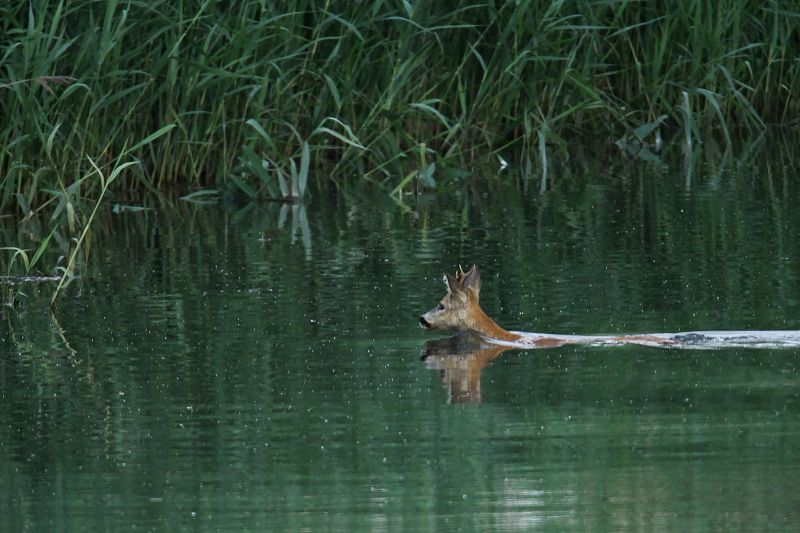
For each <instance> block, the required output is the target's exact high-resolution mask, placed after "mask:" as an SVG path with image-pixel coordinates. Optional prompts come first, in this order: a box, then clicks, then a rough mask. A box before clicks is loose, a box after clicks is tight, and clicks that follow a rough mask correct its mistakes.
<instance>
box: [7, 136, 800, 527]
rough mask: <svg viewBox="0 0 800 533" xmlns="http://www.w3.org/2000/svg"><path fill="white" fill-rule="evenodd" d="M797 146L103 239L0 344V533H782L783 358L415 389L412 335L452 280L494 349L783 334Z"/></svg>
mask: <svg viewBox="0 0 800 533" xmlns="http://www.w3.org/2000/svg"><path fill="white" fill-rule="evenodd" d="M795 146H796V145H791V146H787V147H783V148H782V147H780V146H777V147H772V148H773V149H771V150H770V153H769V154H764V153H763V152H758V151H756V152H752V153H750V154H749V155H748V154H745V152H742V151H735V152H734V156H729V157H727V158H725V157H712V156H709V155H708V150H709V143H706V144H704V145H703V147H702V149H701V148H700V147H698V146H695V148H694V155H693V160H692V161H691V162H690V163H691V166H692V174H691V179H687V176H686V175H685V174H684V173H683V172H682V171H681V168H682V161H683V159H682V158H683V154H682V153H680V152H679V153H678V157H677V159H675V158H674V157H673V158H672V163H671V165H670V156H669V154H664V153H661V154H659V156H660V157H661V158H662V164H650V163H640V162H639V161H640V160H638V159H637V160H636V162H635V163H632V162H631V161H621V160H620V159H619V158H618V157H617V156H614V158H612V160H611V161H609V160H602V159H592V156H591V155H588V156H586V157H583V158H577V157H576V158H575V160H573V161H571V162H570V165H565V166H564V167H563V168H562V167H560V166H558V162H555V161H551V163H552V164H551V172H550V175H549V176H548V182H547V190H546V191H544V192H543V193H539V191H538V190H536V189H537V188H536V187H531V189H530V190H529V192H528V193H525V192H523V191H524V188H523V187H522V185H521V180H522V178H520V183H501V182H502V181H503V180H505V179H506V177H507V176H509V174H506V176H503V177H502V178H501V179H495V178H493V177H486V176H484V177H481V178H479V179H464V180H463V181H451V182H448V180H443V181H442V183H443V184H442V189H441V191H440V194H437V195H435V194H428V195H420V196H404V197H403V201H404V202H405V205H406V207H407V210H404V209H399V208H398V207H397V206H396V205H395V203H394V201H393V200H392V199H388V198H386V194H385V192H383V191H380V190H373V191H371V192H366V193H365V192H363V191H349V190H341V191H340V192H339V193H338V194H335V195H328V194H326V193H322V194H319V195H318V196H316V197H311V199H310V202H311V203H309V204H308V205H307V206H306V207H303V206H293V205H288V206H282V205H276V204H257V203H248V204H244V205H239V204H235V203H230V204H225V205H220V206H214V207H208V206H206V207H199V206H187V205H185V204H184V203H178V204H177V205H175V206H161V207H158V208H154V209H152V210H149V211H146V212H139V213H130V212H129V213H120V214H118V215H111V216H108V217H105V218H98V219H96V220H95V223H94V224H93V229H92V239H93V240H92V242H93V246H92V247H91V250H92V251H91V252H90V253H89V257H88V265H87V268H86V269H84V270H82V271H81V273H82V277H81V278H80V279H77V280H76V281H75V283H74V284H73V285H71V286H70V287H69V288H68V290H67V292H66V293H65V294H64V298H63V300H62V301H61V304H60V306H59V307H58V309H57V310H56V314H55V319H56V321H54V320H53V318H52V315H51V314H50V310H49V306H48V299H47V297H48V296H49V292H48V291H47V288H46V287H44V286H39V285H37V286H31V287H26V290H25V292H26V294H27V296H26V298H25V299H21V300H20V301H21V302H22V303H21V304H20V305H19V306H18V308H17V309H15V310H12V311H10V312H9V313H7V315H6V316H4V318H3V322H2V323H0V402H2V405H3V409H0V478H2V479H3V483H2V484H0V531H25V530H57V529H62V530H76V531H95V530H100V531H105V530H117V529H126V528H138V529H143V530H176V531H177V530H187V529H189V530H198V531H201V530H219V529H226V528H228V529H229V528H230V527H231V524H235V527H237V528H239V529H253V530H270V531H302V530H319V529H334V530H347V531H361V530H381V529H391V530H458V529H460V530H466V531H472V530H480V531H493V530H494V531H507V530H509V529H511V528H514V527H517V528H525V527H529V526H531V525H532V524H535V523H540V522H545V523H546V524H547V525H548V526H550V527H551V528H552V529H556V530H588V531H599V530H612V529H613V530H626V529H631V527H632V526H631V525H632V524H633V525H634V527H637V526H636V525H638V527H640V528H643V529H652V530H665V529H682V530H696V529H712V530H729V529H741V526H742V524H746V525H748V526H751V527H752V529H754V530H770V529H775V528H776V527H777V528H780V527H782V526H783V527H788V526H790V525H791V524H795V523H798V520H800V515H798V509H800V507H798V505H797V496H796V495H797V494H798V493H800V490H799V487H798V481H797V480H798V479H800V453H799V452H798V450H800V419H799V418H798V417H797V413H798V412H800V394H798V391H800V371H798V360H799V358H798V351H797V349H796V348H795V349H780V350H777V349H776V350H747V349H740V348H733V349H723V350H719V351H714V352H709V351H699V350H692V349H686V350H654V349H649V348H640V347H631V346H627V347H625V346H623V347H615V348H608V347H593V348H589V347H583V346H567V347H562V348H559V349H556V350H538V351H535V352H534V351H519V350H510V351H506V348H505V347H487V346H485V345H482V344H481V343H474V341H470V342H465V340H464V339H463V338H462V339H442V340H438V341H430V342H428V343H427V344H425V348H424V350H423V354H422V355H423V357H424V363H423V362H420V360H419V351H420V347H421V345H422V344H423V342H424V338H425V337H424V336H425V335H426V334H425V333H424V332H422V331H421V330H420V329H419V326H418V324H417V323H416V317H417V316H418V313H419V311H420V310H422V309H427V308H429V307H430V305H431V303H432V299H435V298H437V297H439V296H440V295H441V292H440V291H441V288H442V285H441V271H442V269H444V268H448V269H449V268H451V267H452V265H454V264H458V262H463V261H466V260H470V261H474V262H476V263H478V264H480V265H481V266H482V267H483V268H484V276H485V279H484V281H485V282H486V286H485V289H484V291H483V294H482V295H481V302H482V304H483V305H484V306H485V309H486V311H487V313H489V314H490V316H492V318H494V319H495V320H497V321H498V323H500V324H502V325H503V326H505V327H507V328H509V329H514V330H525V331H548V332H552V331H555V332H561V333H565V334H567V333H574V334H585V333H597V332H603V333H612V334H613V333H618V332H637V331H676V330H682V329H690V330H704V329H711V328H720V327H724V328H726V329H741V330H749V329H759V328H761V329H796V328H798V327H800V323H798V317H800V298H798V294H800V241H798V239H797V235H798V234H800V210H798V209H796V208H795V206H796V200H797V198H798V197H800V186H799V185H800V180H799V179H798V175H797V173H796V172H794V171H793V170H792V169H793V168H796V148H795ZM556 168H558V172H555V171H554V169H556ZM669 168H672V169H677V170H675V171H670V170H668V169H669ZM509 172H510V169H509ZM508 181H509V182H513V181H514V179H510V178H509V179H508ZM0 224H4V222H3V221H0ZM18 231H21V230H20V229H18V228H7V227H4V228H2V229H0V233H2V235H1V236H0V238H2V241H3V242H5V243H12V242H18V235H17V232H18ZM45 235H46V232H45ZM31 247H32V246H31ZM54 252H57V254H58V253H62V250H60V249H59V248H57V247H56V248H54ZM56 260H57V257H52V258H45V257H43V258H42V261H43V263H41V264H55V262H56ZM48 261H50V262H49V263H48ZM0 270H2V271H4V270H5V269H2V268H0ZM39 300H41V301H42V305H41V306H39V304H38V302H39ZM40 307H41V309H40ZM431 369H435V370H436V371H435V372H432V371H431ZM447 402H451V403H459V402H467V403H478V402H480V403H481V407H480V408H479V409H473V408H463V409H462V408H458V407H457V406H456V407H455V408H454V406H451V405H445V404H446V403H447ZM653 494H655V495H656V496H655V497H653Z"/></svg>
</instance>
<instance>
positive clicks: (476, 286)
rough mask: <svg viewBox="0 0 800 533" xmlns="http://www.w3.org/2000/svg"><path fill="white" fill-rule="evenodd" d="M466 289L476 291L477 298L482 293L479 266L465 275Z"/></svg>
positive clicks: (473, 266)
mask: <svg viewBox="0 0 800 533" xmlns="http://www.w3.org/2000/svg"><path fill="white" fill-rule="evenodd" d="M464 287H467V288H470V289H472V290H474V291H475V296H479V295H480V293H481V272H480V270H478V266H477V265H472V268H471V269H470V270H469V272H467V273H466V274H464Z"/></svg>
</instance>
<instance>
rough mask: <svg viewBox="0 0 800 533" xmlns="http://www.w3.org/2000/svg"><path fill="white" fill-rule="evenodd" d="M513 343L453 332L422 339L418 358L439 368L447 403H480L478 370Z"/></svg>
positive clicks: (479, 374) (479, 371)
mask: <svg viewBox="0 0 800 533" xmlns="http://www.w3.org/2000/svg"><path fill="white" fill-rule="evenodd" d="M511 348H512V347H509V346H499V345H497V344H492V343H489V342H485V341H484V340H483V339H481V338H480V337H477V336H474V335H456V336H454V337H449V338H446V339H436V340H432V341H428V342H427V343H425V348H424V349H423V350H422V355H421V356H420V359H422V360H423V361H425V364H426V365H427V366H428V368H431V369H433V370H438V371H439V373H440V376H441V378H442V381H443V382H444V384H445V386H446V387H447V393H448V402H449V403H471V404H479V403H481V370H483V368H484V367H485V366H486V365H488V364H489V363H490V362H491V361H492V360H493V359H495V358H496V357H499V356H500V354H502V353H503V352H505V351H506V350H510V349H511Z"/></svg>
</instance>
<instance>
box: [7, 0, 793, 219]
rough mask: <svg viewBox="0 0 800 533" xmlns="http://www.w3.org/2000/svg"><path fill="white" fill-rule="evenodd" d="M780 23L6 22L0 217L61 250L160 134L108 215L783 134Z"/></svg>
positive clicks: (101, 3) (28, 5)
mask: <svg viewBox="0 0 800 533" xmlns="http://www.w3.org/2000/svg"><path fill="white" fill-rule="evenodd" d="M786 5H787V4H785V3H782V2H779V1H777V0H761V1H755V0H729V1H723V2H717V1H712V0H695V1H692V2H681V3H678V4H669V3H660V2H627V1H617V0H613V1H612V0H599V1H595V2H578V1H567V0H562V1H555V2H553V1H541V0H540V1H524V0H523V1H515V2H485V3H471V4H463V3H460V2H428V3H416V2H406V1H395V2H385V1H377V2H332V1H326V2H317V1H307V0H306V1H303V0H295V1H288V2H279V3H273V2H267V1H264V0H261V1H255V0H253V1H242V2H223V1H216V0H214V1H212V0H169V1H167V0H152V1H151V0H147V1H145V0H138V1H135V0H130V1H127V2H126V1H118V0H72V1H69V2H66V1H61V2H53V1H52V0H30V1H29V2H14V3H8V4H7V5H6V7H4V8H0V35H2V36H3V37H0V39H2V41H0V113H2V117H3V120H2V123H0V146H1V147H2V150H0V175H1V176H2V177H1V178H0V180H1V181H0V212H6V213H14V214H16V216H24V215H29V214H32V213H36V212H37V211H38V210H42V211H44V212H47V213H48V214H53V213H57V216H58V217H61V218H63V217H72V219H70V221H69V225H70V226H71V227H72V230H73V232H74V233H77V231H78V230H79V229H80V226H82V225H83V224H85V223H86V217H87V216H88V214H89V213H90V212H91V210H92V208H93V206H94V205H95V203H94V199H95V198H96V197H97V196H98V195H99V193H100V186H99V184H97V183H96V180H90V181H91V183H89V182H86V181H82V180H81V177H82V176H86V175H89V174H92V173H93V172H94V169H93V168H91V167H90V166H89V165H88V161H89V160H90V158H91V160H93V161H95V162H97V165H98V167H99V169H100V170H102V171H104V172H107V173H110V172H111V168H112V167H113V165H114V162H115V161H117V160H118V158H119V156H120V154H122V153H123V152H124V151H126V150H127V148H126V147H129V146H132V145H134V144H136V143H137V142H138V141H139V140H141V139H145V138H147V137H148V135H150V134H151V133H153V132H156V131H159V130H162V128H164V127H165V126H167V125H170V124H173V125H175V127H174V128H173V129H171V130H169V131H168V132H165V134H164V135H163V136H162V137H160V138H158V139H156V140H154V141H153V142H150V143H145V144H143V145H141V146H139V147H138V148H137V150H135V152H133V153H130V155H131V156H132V157H135V158H137V159H139V160H140V161H141V167H140V169H141V170H140V171H138V172H131V173H129V174H126V176H124V177H120V179H118V180H117V181H116V182H115V183H114V185H113V187H111V189H110V190H109V191H108V195H109V196H110V197H112V198H114V199H115V201H117V202H123V201H126V200H127V199H139V198H141V197H142V193H144V192H146V191H148V190H156V191H172V190H176V191H177V192H179V193H181V194H185V193H186V192H191V191H194V190H197V189H201V188H207V189H214V190H217V191H221V192H222V193H226V192H237V193H245V194H247V195H249V196H253V197H258V196H267V197H275V198H282V197H293V196H296V194H297V193H299V192H300V183H301V182H302V183H303V185H305V182H306V180H307V181H308V182H309V186H310V187H311V186H316V187H318V186H320V185H321V184H325V183H327V182H329V181H330V182H332V183H342V182H353V181H356V182H357V181H363V182H370V183H378V184H380V185H381V186H384V187H386V189H387V191H392V190H394V189H396V188H397V186H398V185H400V184H401V183H403V181H404V180H406V178H407V177H408V176H417V177H419V178H420V179H424V180H426V181H424V182H423V184H429V185H431V184H433V183H435V180H434V176H433V175H432V173H433V169H434V168H443V166H447V165H448V164H450V163H451V162H453V164H461V163H462V162H463V161H464V160H468V159H471V158H475V157H481V156H485V155H489V154H494V153H497V154H501V155H503V157H504V158H506V159H511V160H513V161H517V162H521V163H525V162H526V161H527V162H528V163H530V161H531V160H535V161H537V162H541V161H539V160H540V159H543V158H546V150H545V148H546V147H547V146H550V147H552V146H561V147H563V146H567V145H569V144H570V143H575V142H582V140H583V139H584V138H586V137H590V138H592V139H596V138H602V139H608V138H611V139H615V138H618V137H621V136H622V135H624V134H625V133H626V132H630V131H633V130H635V129H636V128H638V127H640V126H642V125H646V124H650V123H653V121H656V120H660V117H662V116H666V117H667V120H665V121H664V123H663V125H661V128H663V129H664V132H665V135H666V136H667V137H669V135H672V136H673V137H674V138H679V139H683V138H684V131H685V128H688V127H690V126H688V125H687V117H688V116H689V110H690V112H691V115H690V116H691V121H692V125H691V128H694V130H696V131H694V136H695V137H697V136H698V135H700V134H701V133H706V134H708V132H709V131H711V132H712V133H711V134H714V133H713V132H714V130H718V131H719V133H720V134H722V135H724V136H726V137H728V136H729V135H730V132H731V131H733V130H743V131H745V132H748V131H750V132H752V131H758V130H761V129H763V128H765V127H766V125H767V124H772V123H781V124H791V123H794V124H796V123H797V116H798V111H800V109H798V88H799V87H800V60H798V57H799V56H800V14H799V13H798V12H796V10H789V9H788V8H787V7H786ZM701 130H702V131H701ZM162 131H163V130H162ZM687 135H688V134H687ZM421 151H422V152H424V154H423V156H422V157H421V156H420V153H421ZM422 161H426V162H427V163H426V165H427V166H426V167H425V168H421V167H420V164H421V162H422ZM298 162H299V163H300V165H298ZM430 162H438V167H430ZM300 166H302V167H303V169H299V167H300ZM293 168H294V171H293V170H292V169H293ZM545 168H546V167H545ZM301 170H304V172H305V175H302V176H301V174H302V172H301ZM293 172H294V173H293ZM290 181H292V182H291V183H290ZM406 181H407V182H408V181H409V180H406ZM76 183H77V184H78V185H76ZM304 188H305V187H303V189H304ZM287 191H290V192H287ZM88 200H91V201H88ZM73 219H74V220H73Z"/></svg>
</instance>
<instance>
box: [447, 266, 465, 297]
mask: <svg viewBox="0 0 800 533" xmlns="http://www.w3.org/2000/svg"><path fill="white" fill-rule="evenodd" d="M444 283H445V285H447V290H448V291H450V294H452V295H454V296H462V295H464V284H463V283H462V282H461V280H459V279H458V278H456V277H453V276H451V275H450V274H448V273H447V272H445V273H444Z"/></svg>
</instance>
